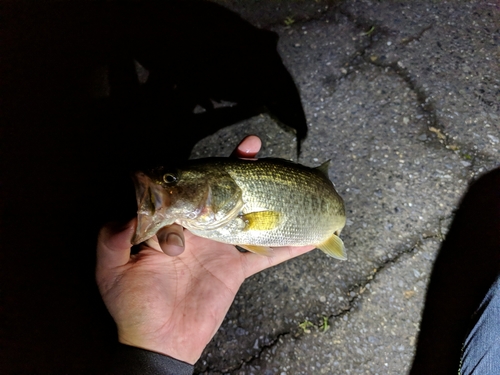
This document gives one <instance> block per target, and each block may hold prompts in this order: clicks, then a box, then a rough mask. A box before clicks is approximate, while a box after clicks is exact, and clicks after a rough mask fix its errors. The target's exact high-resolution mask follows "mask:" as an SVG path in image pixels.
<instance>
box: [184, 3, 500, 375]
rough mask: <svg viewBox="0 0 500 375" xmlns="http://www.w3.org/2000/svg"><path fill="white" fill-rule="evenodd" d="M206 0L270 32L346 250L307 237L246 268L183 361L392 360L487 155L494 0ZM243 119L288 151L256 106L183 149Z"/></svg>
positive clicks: (234, 366)
mask: <svg viewBox="0 0 500 375" xmlns="http://www.w3.org/2000/svg"><path fill="white" fill-rule="evenodd" d="M220 3H221V4H223V5H224V6H229V7H230V8H231V9H232V10H233V11H235V12H239V13H240V14H242V16H243V17H245V18H246V19H247V20H249V21H251V22H253V23H254V24H256V25H258V26H260V27H264V28H267V29H271V30H273V31H275V32H277V33H278V34H279V37H280V39H279V45H278V50H279V52H280V54H281V56H282V59H283V62H284V64H285V66H286V67H287V68H288V69H289V71H290V72H291V74H292V77H293V78H294V80H295V82H296V84H297V86H298V89H299V92H300V94H301V98H302V103H303V107H304V110H305V113H306V117H307V123H308V127H309V135H308V137H307V140H306V141H305V143H304V145H303V151H302V154H301V157H300V160H299V161H300V162H301V163H303V164H306V165H309V166H317V165H319V164H321V163H322V162H324V161H325V160H328V159H331V161H332V162H331V165H330V171H329V172H330V177H331V179H332V181H333V182H334V183H335V185H336V187H337V189H338V191H339V193H340V194H341V195H342V197H343V198H344V200H345V204H346V209H347V225H346V227H345V229H344V230H343V232H342V238H343V240H344V242H345V244H346V248H347V253H348V259H347V260H346V261H338V260H335V259H332V258H328V257H326V256H325V255H324V254H323V253H321V252H320V251H318V250H316V251H313V252H312V253H310V254H307V255H305V256H302V257H300V258H299V259H295V260H292V261H289V262H287V263H286V264H283V265H280V266H278V267H274V268H273V269H271V270H267V271H264V272H262V273H261V274H259V275H256V276H254V277H252V278H250V279H249V280H247V281H246V283H245V284H244V285H243V287H242V288H241V290H240V292H239V294H238V296H237V297H236V301H235V303H234V305H233V307H232V308H231V310H230V311H229V314H228V316H227V318H226V320H225V322H224V324H223V325H222V327H221V329H220V331H219V332H218V333H217V335H216V336H215V338H214V339H213V341H212V343H211V344H210V345H209V347H208V348H207V350H206V352H205V354H204V355H203V357H202V358H201V360H200V361H199V363H198V365H197V370H198V371H199V373H203V374H238V375H243V374H248V375H249V374H266V375H267V374H281V375H284V374H373V375H375V374H380V375H381V374H405V373H407V372H408V371H409V369H410V367H411V364H412V359H413V356H414V353H415V349H416V345H417V336H418V333H419V325H420V321H421V316H422V309H423V307H424V301H425V295H426V289H427V285H428V282H429V279H430V275H431V270H432V266H433V263H434V260H435V258H436V255H437V253H438V250H439V249H440V246H441V244H442V243H443V239H444V238H445V236H446V233H447V231H448V228H449V226H450V223H451V222H452V219H453V215H454V211H455V210H456V209H457V206H458V204H459V202H460V199H461V197H462V196H463V194H464V193H465V192H466V191H467V188H468V185H469V183H470V182H471V181H473V180H475V179H477V178H478V177H479V176H480V175H482V174H484V173H485V172H487V171H489V170H492V169H494V168H495V167H498V165H499V161H500V120H499V116H500V91H499V89H500V88H499V87H500V80H499V78H500V65H499V63H498V62H499V58H500V39H499V38H500V34H499V26H500V23H499V20H500V7H499V6H498V3H496V2H493V1H472V2H463V1H430V0H429V1H421V2H397V1H383V2H379V1H362V0H358V1H344V2H339V3H332V2H317V3H312V2H303V3H302V2H291V4H288V3H287V2H279V3H277V2H273V3H272V5H269V4H268V5H266V6H267V7H268V8H266V9H265V11H263V10H262V9H261V8H260V5H261V4H260V3H259V5H254V6H253V7H252V6H251V5H247V4H245V3H244V2H226V1H224V2H220ZM306 3H307V4H306ZM263 14H265V16H264V15H263ZM273 126H274V128H273ZM264 129H266V130H264ZM268 129H274V131H272V132H270V131H269V130H268ZM249 133H254V134H257V135H259V134H262V135H261V137H262V138H263V143H264V146H263V150H262V156H274V157H285V158H293V157H294V153H293V151H291V148H292V147H294V138H293V136H292V135H289V134H287V133H286V132H284V131H283V130H281V129H280V128H279V127H277V126H276V125H273V120H272V119H271V118H269V117H267V116H265V115H261V116H258V117H255V118H253V119H251V120H249V121H246V122H242V123H239V124H236V125H234V126H232V127H230V128H227V129H223V130H221V131H219V132H218V133H216V134H215V135H213V136H211V137H208V138H206V139H205V140H203V141H201V142H200V143H199V144H198V145H197V147H195V149H194V151H193V154H192V156H193V157H200V156H213V155H226V154H227V153H228V152H229V150H230V149H231V147H232V145H234V144H235V142H236V141H237V140H238V139H240V138H241V137H242V136H243V135H245V134H249ZM221 144H227V145H228V146H227V149H221V148H220V145H221ZM457 366H458V365H457Z"/></svg>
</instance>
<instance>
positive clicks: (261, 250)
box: [238, 244, 273, 257]
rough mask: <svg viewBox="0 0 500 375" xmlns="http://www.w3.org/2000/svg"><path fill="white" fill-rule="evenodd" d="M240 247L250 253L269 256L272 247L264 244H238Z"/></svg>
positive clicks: (271, 252)
mask: <svg viewBox="0 0 500 375" xmlns="http://www.w3.org/2000/svg"><path fill="white" fill-rule="evenodd" d="M238 246H239V247H241V248H242V249H245V250H248V251H251V252H252V253H255V254H259V255H264V256H266V257H270V256H272V255H273V249H271V248H270V247H266V246H257V245H239V244H238Z"/></svg>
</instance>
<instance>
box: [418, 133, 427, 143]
mask: <svg viewBox="0 0 500 375" xmlns="http://www.w3.org/2000/svg"><path fill="white" fill-rule="evenodd" d="M418 140H419V141H422V142H423V141H426V140H427V134H422V135H420V136H419V137H418Z"/></svg>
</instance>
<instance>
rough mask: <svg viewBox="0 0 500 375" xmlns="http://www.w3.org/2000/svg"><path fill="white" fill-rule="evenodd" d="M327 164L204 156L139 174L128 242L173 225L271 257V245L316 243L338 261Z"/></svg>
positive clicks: (337, 211) (338, 218) (336, 209)
mask: <svg viewBox="0 0 500 375" xmlns="http://www.w3.org/2000/svg"><path fill="white" fill-rule="evenodd" d="M327 167H328V163H325V164H323V165H322V166H320V167H319V168H309V167H306V166H303V165H300V164H296V163H292V162H289V161H286V160H282V159H270V158H268V159H258V160H242V159H236V158H208V159H198V160H192V161H190V162H189V163H188V164H186V166H184V167H181V168H177V169H167V168H158V169H155V170H153V171H151V172H150V173H148V174H144V173H138V174H136V192H137V200H138V205H139V211H138V228H137V232H136V237H135V240H134V242H135V243H139V242H142V241H145V240H147V239H148V238H150V237H151V236H153V235H154V234H155V233H156V232H157V231H158V230H159V229H160V228H161V227H163V226H165V225H170V224H173V223H178V224H180V225H182V226H183V227H185V228H187V229H189V230H190V231H191V232H192V233H194V234H196V235H198V236H201V237H205V238H210V239H213V240H215V241H219V242H223V243H229V244H233V245H239V246H241V247H243V248H245V249H247V250H250V251H254V252H257V253H260V254H264V255H270V247H279V246H305V245H315V246H316V247H318V248H320V249H321V250H323V251H324V252H326V253H327V254H329V255H331V256H334V257H336V258H339V259H345V251H344V245H343V243H342V240H341V239H340V238H339V237H338V235H339V234H340V231H341V230H342V228H343V227H344V225H345V220H346V219H345V209H344V203H343V200H342V198H341V197H340V196H339V194H338V193H337V192H336V190H335V188H334V186H333V184H332V182H331V181H330V180H329V178H328V170H327Z"/></svg>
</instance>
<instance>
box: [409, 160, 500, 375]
mask: <svg viewBox="0 0 500 375" xmlns="http://www.w3.org/2000/svg"><path fill="white" fill-rule="evenodd" d="M499 233H500V169H495V170H493V171H491V172H489V173H487V174H485V175H483V176H482V177H481V178H479V179H478V180H477V181H476V182H474V183H473V184H472V185H471V186H470V188H469V190H468V192H467V193H466V195H465V196H464V198H463V200H462V202H461V204H460V207H459V209H458V211H457V212H456V215H455V217H454V219H453V223H452V225H451V228H450V230H449V232H448V234H447V236H446V240H445V241H444V242H443V245H442V247H441V249H440V251H439V254H438V257H437V259H436V262H435V264H434V268H433V271H432V275H431V280H430V283H429V287H428V291H427V297H426V301H425V308H424V312H423V318H422V323H421V328H420V334H419V337H418V344H417V350H416V355H415V358H414V362H413V367H412V370H411V372H410V374H411V375H424V374H425V375H427V374H432V375H445V374H446V375H448V374H449V375H456V374H457V373H458V367H459V363H460V355H461V346H462V343H463V341H464V339H465V335H466V334H467V331H468V329H469V323H470V319H471V316H472V314H473V313H474V311H475V310H476V309H477V308H478V307H479V304H480V303H481V301H482V300H483V298H484V297H485V295H486V292H487V291H488V289H489V287H490V286H491V285H492V284H493V282H494V281H495V279H496V277H497V275H498V273H499V271H500V236H499Z"/></svg>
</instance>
